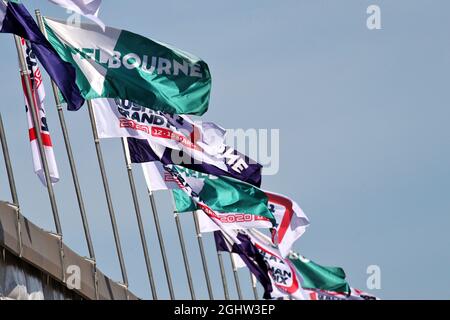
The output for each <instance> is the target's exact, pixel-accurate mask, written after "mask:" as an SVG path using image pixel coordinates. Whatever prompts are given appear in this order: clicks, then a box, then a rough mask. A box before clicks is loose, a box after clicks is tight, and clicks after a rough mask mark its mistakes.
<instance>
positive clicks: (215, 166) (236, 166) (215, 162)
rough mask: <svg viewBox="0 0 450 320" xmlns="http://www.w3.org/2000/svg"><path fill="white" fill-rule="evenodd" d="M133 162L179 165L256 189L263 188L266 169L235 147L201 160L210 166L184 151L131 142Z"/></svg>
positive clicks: (138, 140)
mask: <svg viewBox="0 0 450 320" xmlns="http://www.w3.org/2000/svg"><path fill="white" fill-rule="evenodd" d="M128 146H129V148H130V156H131V162H133V163H143V162H151V161H160V162H162V163H163V164H164V165H178V166H182V167H184V168H187V169H191V170H194V171H197V172H202V173H205V174H211V175H214V176H227V177H232V178H235V179H237V180H240V181H243V182H247V183H249V184H252V185H254V186H257V187H258V186H260V184H261V170H262V166H261V165H260V164H259V163H256V162H255V161H254V160H252V159H250V158H248V157H247V156H245V155H242V154H241V153H239V152H238V151H236V150H234V149H233V148H231V147H228V146H224V148H223V152H221V153H219V154H218V155H217V156H210V157H205V156H200V158H201V157H203V159H205V158H206V159H207V160H208V161H209V162H206V161H205V162H204V161H201V160H197V159H196V158H194V157H193V156H195V154H194V155H193V156H190V155H186V154H185V153H184V151H183V150H175V149H171V148H168V147H165V146H164V145H161V144H158V143H154V142H152V141H151V140H149V139H135V138H128Z"/></svg>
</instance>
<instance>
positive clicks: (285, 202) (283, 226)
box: [266, 192, 294, 243]
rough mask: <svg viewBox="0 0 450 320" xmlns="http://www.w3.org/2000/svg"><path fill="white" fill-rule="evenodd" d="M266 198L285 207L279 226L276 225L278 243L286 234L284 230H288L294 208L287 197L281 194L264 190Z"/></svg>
mask: <svg viewBox="0 0 450 320" xmlns="http://www.w3.org/2000/svg"><path fill="white" fill-rule="evenodd" d="M266 195H267V198H268V200H269V202H272V203H275V204H278V205H281V206H283V207H284V208H285V211H284V214H283V219H282V220H281V222H280V226H279V227H278V232H277V233H278V243H281V242H282V241H283V238H284V235H285V234H286V231H287V230H288V228H289V226H290V224H291V220H292V216H293V215H294V209H293V208H292V207H293V205H292V201H291V200H290V199H288V198H285V197H283V196H280V195H277V194H273V193H269V192H266Z"/></svg>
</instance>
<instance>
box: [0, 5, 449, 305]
mask: <svg viewBox="0 0 450 320" xmlns="http://www.w3.org/2000/svg"><path fill="white" fill-rule="evenodd" d="M23 2H24V3H25V4H26V5H27V7H28V9H29V10H30V11H32V10H33V9H35V8H38V7H39V8H40V9H41V10H42V12H43V13H44V14H46V15H51V16H57V17H64V16H65V12H64V11H63V10H62V9H59V8H57V7H56V6H53V5H51V4H49V3H48V2H47V1H32V0H30V1H26V0H24V1H23ZM103 2H104V3H103V6H102V8H101V13H100V17H101V18H102V19H103V21H104V22H105V23H106V24H108V25H111V26H114V27H118V28H124V29H127V30H131V31H134V32H137V33H140V34H142V35H145V36H148V37H151V38H154V39H157V40H162V41H164V42H167V43H170V44H173V45H175V46H177V47H179V48H182V49H184V50H186V51H189V52H192V53H194V54H196V55H198V56H200V57H202V58H203V59H204V60H206V61H207V62H208V64H209V66H210V69H211V72H212V76H213V90H212V98H211V105H210V110H209V111H208V113H207V114H206V115H205V119H207V120H210V121H216V122H217V123H219V124H220V125H222V126H223V127H225V128H261V129H271V128H276V129H280V140H281V145H280V171H279V173H278V175H275V176H268V177H264V179H263V187H264V189H267V190H271V191H275V192H278V193H282V194H286V195H288V196H290V197H292V198H293V199H295V200H296V201H297V202H298V203H299V204H300V205H301V207H302V208H303V209H304V211H305V212H306V214H307V215H308V216H309V218H310V220H311V226H310V228H309V229H308V230H307V232H306V233H305V235H304V236H303V237H302V238H301V239H300V240H299V241H298V243H297V244H296V249H297V250H298V251H299V252H301V253H302V254H303V255H305V256H307V257H309V258H310V259H313V260H315V261H316V262H318V263H320V264H324V265H337V266H342V267H343V268H344V269H345V270H346V272H347V274H348V278H349V281H350V283H351V285H352V286H354V287H357V288H360V289H363V290H366V278H367V274H366V268H367V266H368V265H372V264H376V265H379V266H380V268H381V272H382V274H381V275H382V283H381V284H382V289H381V290H375V291H371V292H372V293H374V294H376V295H378V296H380V297H382V298H385V299H392V298H406V299H409V298H449V297H450V289H449V288H450V277H449V276H448V271H449V268H450V253H449V249H448V248H449V246H450V237H449V235H448V228H449V226H450V214H449V213H450V197H449V195H448V192H449V190H450V165H449V164H450V139H449V137H450V134H449V133H450V129H449V125H448V121H449V118H450V108H449V107H448V104H449V95H448V92H449V89H448V86H449V77H450V76H449V75H450V38H449V30H450V21H449V20H448V12H449V10H450V3H449V2H448V1H444V0H435V1H432V3H430V1H425V0H420V1H419V0H397V1H386V0H384V1H383V0H372V1H364V0H345V1H343V0H341V1H313V0H310V1H306V0H292V1H290V0H285V1H274V0H272V1H266V0H257V1H256V0H254V1H251V0H247V1H236V0H234V1H206V0H190V1H180V0H178V1H174V0H166V1H162V2H161V1H159V2H158V1H143V0H142V1H137V0H132V1H107V0H105V1H103ZM370 4H378V5H379V6H380V7H381V14H382V15H381V18H382V30H376V31H369V30H368V29H367V28H366V18H367V15H366V8H367V6H368V5H370ZM0 41H1V43H2V45H1V48H2V50H1V53H0V70H1V75H2V77H1V86H0V92H1V96H2V103H1V106H0V110H1V112H2V115H3V118H4V121H5V122H6V130H7V135H8V141H9V144H10V149H11V156H12V159H13V161H14V169H15V174H16V180H17V185H18V191H19V197H20V200H21V205H22V208H23V213H24V214H25V215H26V216H27V217H28V218H30V219H31V220H32V221H33V222H34V223H36V224H38V225H39V226H41V227H43V228H46V229H53V223H52V218H51V211H50V205H49V201H48V197H47V193H46V190H45V189H44V188H43V187H42V185H41V184H40V182H39V181H38V178H37V177H36V176H35V175H34V173H33V170H32V163H31V154H30V148H29V143H28V141H27V123H26V118H25V113H24V107H23V97H22V95H21V88H20V82H19V74H18V70H17V69H18V68H17V62H16V61H17V58H16V54H15V48H14V44H13V40H12V37H11V36H10V35H1V36H0ZM46 88H47V94H48V98H47V103H46V105H47V113H48V122H49V125H50V129H51V132H52V134H53V140H54V145H55V151H56V156H57V160H58V164H59V169H60V173H61V182H59V183H58V184H57V185H56V187H55V190H56V194H57V197H58V205H59V209H60V215H61V220H62V227H63V231H64V239H65V241H66V242H67V243H68V245H69V246H71V247H72V248H74V249H75V250H76V251H77V252H78V253H80V254H82V255H87V250H86V246H85V244H84V238H83V231H82V225H81V221H80V217H79V213H78V208H77V203H76V198H75V194H74V191H73V187H72V180H71V176H70V170H69V167H68V162H67V157H66V154H65V148H64V144H63V140H62V135H61V130H60V127H59V123H58V118H57V114H56V110H55V107H54V102H53V97H52V96H51V90H50V86H49V83H48V81H47V83H46ZM66 120H67V122H68V124H69V130H70V134H71V138H72V144H73V148H74V152H75V156H76V160H77V164H78V169H79V172H80V179H81V184H82V189H83V194H84V197H85V202H86V207H87V210H88V216H89V222H90V225H91V231H92V233H93V240H94V246H95V249H96V253H97V257H98V264H99V267H100V268H101V269H102V270H103V271H104V272H105V273H106V274H107V275H109V276H111V277H112V278H113V279H116V280H119V279H120V272H119V267H118V262H117V258H116V255H115V249H114V245H113V238H112V232H111V228H110V225H109V218H108V213H107V207H106V201H105V199H104V195H103V189H102V185H101V180H100V174H99V170H98V165H97V159H96V156H95V150H94V144H93V141H92V135H91V131H90V126H89V120H88V115H87V110H86V108H83V110H81V111H79V112H76V113H73V112H71V113H69V112H66ZM102 147H103V151H104V156H105V159H106V165H107V172H108V177H109V179H110V184H111V188H112V193H113V197H114V205H115V209H116V214H117V219H118V222H119V225H120V235H121V239H122V243H123V247H124V252H125V260H126V265H127V268H128V273H129V277H130V288H131V290H132V291H134V292H135V293H136V294H137V295H139V296H141V297H143V298H148V297H150V293H149V286H148V281H147V277H146V273H145V265H144V260H143V256H142V250H141V246H140V240H139V236H138V229H137V225H136V223H135V217H134V211H133V207H132V202H131V196H130V191H129V186H128V180H127V177H126V170H125V168H124V162H123V161H124V160H123V155H122V151H121V147H120V142H119V141H115V140H107V141H102ZM135 177H136V179H137V183H138V188H139V197H140V203H141V208H142V211H143V214H144V220H145V225H146V232H147V236H148V241H149V246H150V251H151V253H152V262H153V265H154V269H155V273H156V275H157V284H158V290H159V292H160V295H161V296H162V297H166V298H167V297H168V293H167V288H166V285H165V280H164V276H163V273H162V270H163V269H162V264H161V259H160V257H159V251H158V250H159V249H158V247H157V242H156V241H157V240H156V235H155V231H154V230H155V229H154V225H153V221H152V218H151V211H150V206H149V201H148V198H147V196H146V192H145V184H144V181H143V178H142V176H141V174H140V172H139V171H138V170H136V172H135ZM0 181H1V184H0V199H7V200H8V199H9V198H10V196H9V190H8V185H7V182H6V181H7V180H6V175H5V171H4V166H3V165H1V166H0ZM157 204H158V208H159V214H160V217H161V220H162V223H163V228H164V232H165V238H166V242H167V247H168V248H169V249H170V257H169V258H170V262H171V268H172V271H173V278H174V283H175V286H176V296H177V298H189V292H188V288H187V284H186V280H185V274H184V270H183V268H182V260H181V253H180V251H179V246H178V240H177V237H176V229H175V226H174V221H173V216H172V214H171V210H172V209H171V202H170V198H169V196H168V195H167V194H158V195H157ZM182 221H183V227H184V232H185V236H186V238H187V241H188V249H189V253H190V258H191V267H192V269H193V271H194V280H195V285H196V291H197V295H198V296H199V297H200V298H206V296H207V293H206V286H205V284H204V280H203V278H202V272H201V266H200V260H199V256H198V253H197V245H196V242H195V237H194V233H193V225H192V220H191V217H189V216H184V217H182ZM205 242H206V243H207V248H208V255H209V261H210V269H211V273H212V277H213V279H214V290H215V295H216V296H217V297H221V296H222V289H221V286H220V281H219V273H218V267H217V259H216V258H215V255H214V247H213V246H212V243H213V242H212V238H211V237H210V235H206V236H205ZM227 263H228V264H229V261H228V260H227ZM227 268H229V265H227ZM228 275H229V277H228V282H229V284H230V287H231V291H232V295H233V296H234V297H236V294H235V290H234V286H233V282H232V280H233V279H232V276H231V272H230V271H229V272H228ZM240 276H241V282H242V285H243V287H245V296H246V297H248V298H251V291H250V286H249V283H248V281H247V280H248V274H247V273H246V272H245V271H241V274H240Z"/></svg>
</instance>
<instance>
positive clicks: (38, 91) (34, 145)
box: [21, 38, 59, 186]
mask: <svg viewBox="0 0 450 320" xmlns="http://www.w3.org/2000/svg"><path fill="white" fill-rule="evenodd" d="M21 46H22V52H23V54H24V57H25V62H26V64H27V68H28V70H27V71H28V73H29V75H30V79H31V88H32V95H33V100H34V104H35V106H36V113H37V115H38V117H39V120H38V121H39V123H40V127H41V138H42V143H43V146H44V152H45V157H46V158H47V163H48V169H49V173H50V180H51V182H52V183H56V182H58V181H59V173H58V167H57V165H56V159H55V154H54V151H53V144H52V139H51V137H50V133H49V129H48V123H47V118H46V116H45V109H44V98H45V89H44V84H43V82H42V74H41V71H40V70H39V67H38V64H37V59H36V57H35V55H34V53H33V51H32V50H31V47H30V46H29V44H28V43H27V42H26V41H25V40H24V39H23V38H21ZM23 81H25V79H22V82H23ZM22 87H23V91H24V95H25V107H26V113H27V121H28V135H29V139H30V144H31V154H32V157H33V166H34V172H35V173H36V174H37V175H38V177H39V180H40V181H41V182H42V184H43V185H44V186H46V185H47V183H46V180H45V172H44V168H43V166H42V162H41V157H40V152H39V146H38V142H37V135H36V130H35V128H34V125H33V118H32V115H31V110H30V108H31V103H30V101H28V98H27V94H26V89H25V83H22Z"/></svg>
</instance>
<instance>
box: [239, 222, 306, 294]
mask: <svg viewBox="0 0 450 320" xmlns="http://www.w3.org/2000/svg"><path fill="white" fill-rule="evenodd" d="M247 234H248V236H249V237H250V239H251V241H252V242H253V244H254V245H255V247H256V248H257V249H258V251H259V253H260V254H261V255H262V257H263V258H264V261H265V262H266V264H267V265H268V269H269V276H270V279H271V281H272V287H273V292H272V294H271V296H272V298H273V299H277V298H289V299H294V300H307V299H308V296H307V293H306V292H305V291H304V289H303V288H302V286H301V281H300V277H299V275H298V274H297V271H296V268H295V266H294V265H293V264H292V263H291V262H290V261H289V259H285V258H283V256H282V255H281V253H280V251H279V250H278V248H276V247H275V246H273V244H271V243H270V242H269V241H267V240H266V239H265V238H262V237H261V236H260V235H259V233H256V232H252V231H251V230H249V231H248V233H247Z"/></svg>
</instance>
